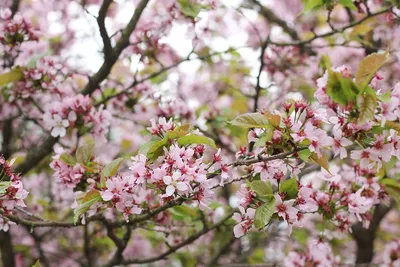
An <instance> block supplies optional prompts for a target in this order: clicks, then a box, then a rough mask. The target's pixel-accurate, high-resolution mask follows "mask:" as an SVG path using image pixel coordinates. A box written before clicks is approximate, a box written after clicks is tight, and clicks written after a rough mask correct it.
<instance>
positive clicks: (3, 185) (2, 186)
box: [0, 181, 11, 195]
mask: <svg viewBox="0 0 400 267" xmlns="http://www.w3.org/2000/svg"><path fill="white" fill-rule="evenodd" d="M10 185H11V182H10V181H6V182H0V195H2V194H5V193H6V191H7V188H8V187H9V186H10Z"/></svg>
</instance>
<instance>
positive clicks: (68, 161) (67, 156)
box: [60, 153, 76, 166]
mask: <svg viewBox="0 0 400 267" xmlns="http://www.w3.org/2000/svg"><path fill="white" fill-rule="evenodd" d="M60 160H61V161H63V162H65V163H66V164H68V165H71V166H74V165H75V164H76V159H75V158H74V157H73V156H71V155H70V154H68V153H63V154H61V156H60Z"/></svg>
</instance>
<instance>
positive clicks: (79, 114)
mask: <svg viewBox="0 0 400 267" xmlns="http://www.w3.org/2000/svg"><path fill="white" fill-rule="evenodd" d="M43 120H44V123H45V125H46V127H47V128H48V129H49V130H51V135H52V136H53V137H58V136H60V137H63V136H65V134H66V132H67V129H68V127H84V128H86V129H88V130H89V131H90V132H92V133H93V135H94V136H96V137H99V138H104V135H105V134H106V133H107V132H108V127H109V125H110V123H111V114H110V113H109V112H108V110H105V109H103V108H102V107H100V108H99V109H98V110H96V109H95V108H94V107H93V106H92V105H91V104H90V98H89V97H88V96H83V95H76V96H73V97H66V98H64V99H63V100H62V101H59V102H54V103H52V104H51V105H50V107H49V108H48V109H47V112H46V113H45V114H44V116H43Z"/></svg>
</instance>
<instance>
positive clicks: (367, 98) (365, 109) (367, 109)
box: [357, 93, 376, 124]
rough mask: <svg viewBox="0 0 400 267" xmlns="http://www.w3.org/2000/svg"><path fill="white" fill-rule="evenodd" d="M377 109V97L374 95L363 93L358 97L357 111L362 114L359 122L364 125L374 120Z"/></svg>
mask: <svg viewBox="0 0 400 267" xmlns="http://www.w3.org/2000/svg"><path fill="white" fill-rule="evenodd" d="M375 108H376V96H375V95H373V94H365V93H361V94H359V95H358V96H357V109H358V112H359V113H360V115H359V117H358V122H359V123H360V124H364V123H366V122H368V121H370V120H373V119H374V115H375Z"/></svg>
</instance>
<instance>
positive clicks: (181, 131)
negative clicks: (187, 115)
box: [167, 124, 190, 139]
mask: <svg viewBox="0 0 400 267" xmlns="http://www.w3.org/2000/svg"><path fill="white" fill-rule="evenodd" d="M189 132H190V124H188V125H185V126H179V127H178V128H176V129H174V130H171V131H167V136H168V138H170V139H176V138H179V137H183V136H185V135H187V134H188V133H189Z"/></svg>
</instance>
